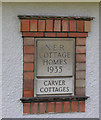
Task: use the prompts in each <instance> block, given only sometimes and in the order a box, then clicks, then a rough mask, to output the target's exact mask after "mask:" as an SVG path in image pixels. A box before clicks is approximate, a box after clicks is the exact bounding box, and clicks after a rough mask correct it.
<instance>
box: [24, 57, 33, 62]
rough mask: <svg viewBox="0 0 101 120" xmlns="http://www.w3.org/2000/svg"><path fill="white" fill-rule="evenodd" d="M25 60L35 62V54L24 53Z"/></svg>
mask: <svg viewBox="0 0 101 120" xmlns="http://www.w3.org/2000/svg"><path fill="white" fill-rule="evenodd" d="M24 62H34V55H24Z"/></svg>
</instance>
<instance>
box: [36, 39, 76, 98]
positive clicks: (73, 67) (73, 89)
mask: <svg viewBox="0 0 101 120" xmlns="http://www.w3.org/2000/svg"><path fill="white" fill-rule="evenodd" d="M50 39H52V40H53V41H55V40H57V41H62V40H64V41H71V40H72V41H73V50H74V51H73V54H74V55H73V66H72V70H73V75H72V77H71V78H73V81H72V93H68V94H66V93H64V94H63V93H62V94H43V95H42V94H40V95H38V94H37V76H36V71H37V40H41V41H44V40H47V41H48V40H50ZM34 46H35V49H34V97H57V96H74V95H75V71H76V70H75V69H76V67H75V63H76V62H75V59H76V58H75V51H76V50H75V49H76V47H75V38H50V37H49V38H46V37H45V38H40V37H38V38H34ZM65 77H66V76H62V77H61V78H65ZM69 77H70V76H69ZM42 78H45V77H42ZM46 78H51V77H46ZM53 78H55V77H53ZM57 78H60V76H59V77H57ZM67 78H68V77H67Z"/></svg>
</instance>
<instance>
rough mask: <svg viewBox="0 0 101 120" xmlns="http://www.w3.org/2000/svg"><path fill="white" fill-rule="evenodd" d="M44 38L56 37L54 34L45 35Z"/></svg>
mask: <svg viewBox="0 0 101 120" xmlns="http://www.w3.org/2000/svg"><path fill="white" fill-rule="evenodd" d="M45 37H56V33H45Z"/></svg>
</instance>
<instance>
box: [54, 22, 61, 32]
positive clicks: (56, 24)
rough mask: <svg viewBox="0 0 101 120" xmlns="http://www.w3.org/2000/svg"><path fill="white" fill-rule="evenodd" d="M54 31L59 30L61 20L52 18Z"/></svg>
mask: <svg viewBox="0 0 101 120" xmlns="http://www.w3.org/2000/svg"><path fill="white" fill-rule="evenodd" d="M54 31H61V21H60V20H54Z"/></svg>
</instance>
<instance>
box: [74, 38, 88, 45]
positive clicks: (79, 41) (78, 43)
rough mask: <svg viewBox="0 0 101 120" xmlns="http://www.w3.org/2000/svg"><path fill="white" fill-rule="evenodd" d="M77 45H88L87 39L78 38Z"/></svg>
mask: <svg viewBox="0 0 101 120" xmlns="http://www.w3.org/2000/svg"><path fill="white" fill-rule="evenodd" d="M76 45H86V38H76Z"/></svg>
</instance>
